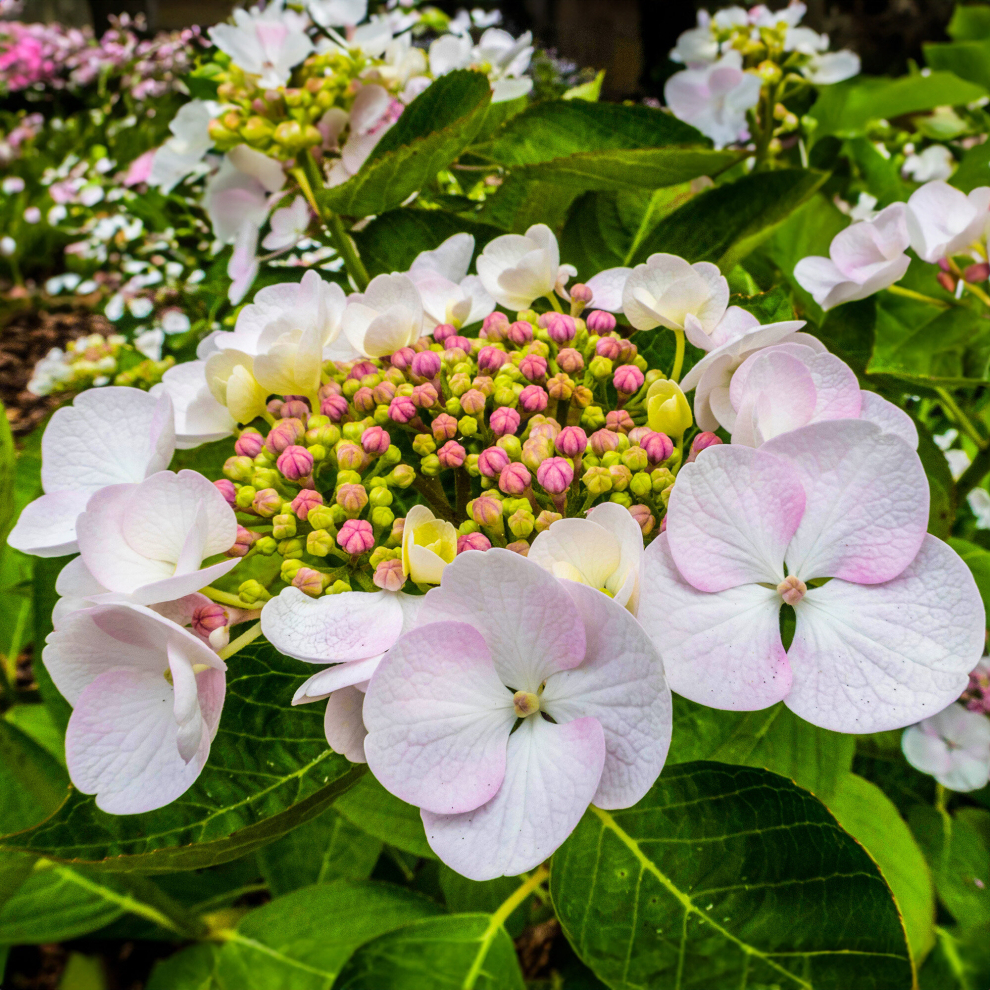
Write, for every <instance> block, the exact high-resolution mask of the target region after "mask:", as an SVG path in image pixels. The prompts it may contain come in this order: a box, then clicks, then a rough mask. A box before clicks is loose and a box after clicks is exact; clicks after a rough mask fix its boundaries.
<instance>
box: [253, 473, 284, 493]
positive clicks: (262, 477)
mask: <svg viewBox="0 0 990 990" xmlns="http://www.w3.org/2000/svg"><path fill="white" fill-rule="evenodd" d="M281 483H282V475H281V474H279V473H278V471H276V470H275V469H274V468H255V469H254V471H253V472H252V474H251V485H252V486H253V487H254V488H255V489H256V490H257V491H259V492H260V491H261V490H262V489H263V488H274V487H275V486H276V485H279V484H281Z"/></svg>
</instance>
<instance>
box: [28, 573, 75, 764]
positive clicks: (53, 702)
mask: <svg viewBox="0 0 990 990" xmlns="http://www.w3.org/2000/svg"><path fill="white" fill-rule="evenodd" d="M70 560H72V557H37V558H36V559H35V561H34V582H33V583H32V586H31V595H32V602H31V608H32V614H33V616H34V642H35V643H36V644H37V649H35V651H34V655H33V656H32V658H31V669H32V671H33V672H34V679H35V680H36V681H37V682H38V693H39V694H40V695H41V700H42V701H43V702H44V703H45V707H47V709H48V711H49V712H50V713H51V716H52V720H53V721H54V722H55V725H56V727H57V728H58V730H59V732H60V733H61V734H62V736H63V737H64V736H65V727H66V726H67V725H68V724H69V716H70V715H71V714H72V706H71V705H70V704H69V703H68V702H67V701H66V700H65V698H63V697H62V695H61V692H60V691H59V689H58V688H57V687H55V682H54V681H53V680H52V678H51V675H50V674H49V673H48V670H47V668H46V667H45V662H44V659H43V657H42V650H43V646H42V644H43V643H44V642H45V639H46V638H47V637H48V634H49V633H50V632H51V631H52V609H53V608H55V603H56V602H57V601H58V595H57V594H56V593H55V579H56V578H57V577H58V574H59V571H61V570H62V568H63V567H65V565H66V564H67V563H68V562H69V561H70ZM63 750H64V747H63Z"/></svg>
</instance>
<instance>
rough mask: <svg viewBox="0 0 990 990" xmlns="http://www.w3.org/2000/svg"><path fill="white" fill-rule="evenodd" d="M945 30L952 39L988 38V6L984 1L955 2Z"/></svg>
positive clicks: (989, 24)
mask: <svg viewBox="0 0 990 990" xmlns="http://www.w3.org/2000/svg"><path fill="white" fill-rule="evenodd" d="M945 32H946V34H948V36H949V37H950V38H952V40H953V41H979V40H980V39H981V38H990V6H987V5H986V4H985V3H972V4H962V3H957V4H956V6H955V9H954V10H953V11H952V19H951V20H950V21H949V23H948V26H947V27H946V29H945Z"/></svg>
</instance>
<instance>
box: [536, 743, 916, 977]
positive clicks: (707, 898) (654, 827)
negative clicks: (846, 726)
mask: <svg viewBox="0 0 990 990" xmlns="http://www.w3.org/2000/svg"><path fill="white" fill-rule="evenodd" d="M550 892H551V895H552V897H553V903H554V906H555V908H556V909H557V915H558V917H559V918H560V921H561V924H562V925H563V927H564V931H565V932H566V934H567V936H568V938H569V939H570V941H571V943H572V944H573V945H574V947H575V949H576V950H577V953H578V955H579V956H581V958H582V959H583V960H584V961H585V962H586V963H587V964H588V965H589V966H590V967H591V968H592V969H593V970H594V971H595V972H596V974H597V975H598V976H599V977H600V978H601V979H603V980H604V981H605V982H606V983H608V985H609V986H610V987H612V988H614V990H625V988H627V987H628V988H632V987H637V988H644V987H649V988H653V987H656V988H666V987H671V986H676V985H677V984H678V983H681V985H682V986H683V985H685V984H684V982H683V981H684V980H685V979H687V980H689V983H688V984H687V985H690V986H694V987H699V988H701V987H705V988H713V990H714V988H716V987H718V988H723V987H742V986H762V985H768V986H775V987H780V988H782V990H783V988H787V990H790V988H805V990H807V988H815V990H818V988H822V990H823V988H826V987H827V988H834V990H839V988H844V987H856V988H857V990H873V988H875V990H880V988H903V990H907V988H909V987H910V986H911V985H912V982H913V972H912V967H911V961H910V958H909V954H908V948H907V943H906V940H905V935H904V929H903V927H902V925H901V921H900V918H899V917H898V914H897V909H896V906H895V904H894V901H893V899H892V897H891V895H890V890H889V888H888V887H887V884H886V883H885V882H884V880H883V877H882V876H881V875H880V872H879V870H878V869H877V867H876V865H875V864H874V863H873V861H872V860H871V859H870V857H869V856H868V855H867V854H866V853H865V852H864V851H863V849H862V848H861V847H860V846H859V845H858V844H857V843H856V842H855V841H854V840H853V839H852V838H850V837H849V836H848V835H847V834H846V833H845V832H843V831H842V829H841V828H840V827H839V826H838V824H837V823H836V821H835V819H834V818H833V817H832V816H831V815H830V814H829V812H828V810H827V809H826V808H825V806H824V805H822V804H821V802H819V801H818V800H816V799H815V798H814V797H812V796H811V795H810V794H808V792H807V791H803V790H801V789H800V788H799V787H797V786H795V785H794V784H793V783H791V782H790V781H788V780H785V779H784V778H782V777H779V776H777V775H775V774H771V773H768V772H767V771H765V770H752V769H748V768H742V767H730V766H725V765H722V764H715V763H689V764H684V765H681V766H673V767H669V768H667V769H666V770H665V771H664V773H663V775H662V776H661V778H660V780H659V781H658V783H657V784H656V785H654V787H653V789H652V790H651V791H650V792H649V794H647V796H646V797H645V798H644V799H643V800H642V801H640V802H639V804H638V805H636V806H634V807H633V808H630V809H627V810H625V811H613V812H605V811H599V810H597V809H595V808H593V807H592V808H590V809H589V810H588V812H587V813H586V814H585V816H584V818H583V819H582V820H581V822H580V824H579V825H578V827H577V829H576V830H575V831H574V833H573V834H572V835H571V837H570V838H569V839H568V840H567V841H566V842H565V843H564V845H563V846H561V848H560V849H559V850H558V851H557V852H556V853H555V854H554V857H553V861H552V867H551V877H550Z"/></svg>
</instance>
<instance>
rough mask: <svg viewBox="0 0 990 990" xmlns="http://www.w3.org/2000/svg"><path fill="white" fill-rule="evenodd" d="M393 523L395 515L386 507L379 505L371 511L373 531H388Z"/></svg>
mask: <svg viewBox="0 0 990 990" xmlns="http://www.w3.org/2000/svg"><path fill="white" fill-rule="evenodd" d="M394 522H395V513H394V512H393V511H392V510H391V509H390V508H389V507H388V506H387V505H379V506H377V507H375V508H374V509H372V510H371V525H372V526H373V527H374V528H375V529H389V528H390V527H391V526H392V523H394Z"/></svg>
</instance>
